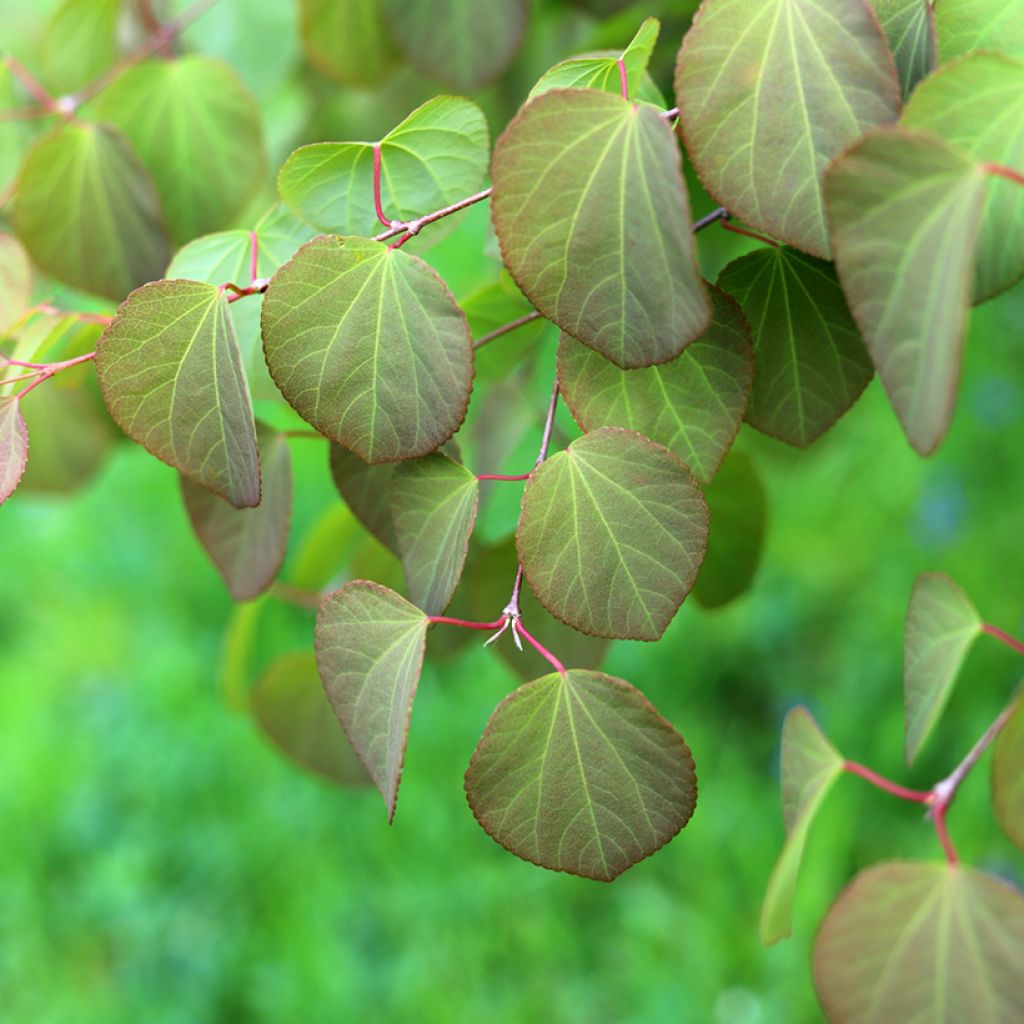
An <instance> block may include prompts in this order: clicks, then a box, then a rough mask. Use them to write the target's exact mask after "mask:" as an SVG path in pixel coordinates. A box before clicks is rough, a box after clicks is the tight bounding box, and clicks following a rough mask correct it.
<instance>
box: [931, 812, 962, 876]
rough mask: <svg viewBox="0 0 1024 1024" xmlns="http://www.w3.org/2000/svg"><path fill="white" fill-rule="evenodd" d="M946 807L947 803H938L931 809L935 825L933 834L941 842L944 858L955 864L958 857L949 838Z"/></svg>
mask: <svg viewBox="0 0 1024 1024" xmlns="http://www.w3.org/2000/svg"><path fill="white" fill-rule="evenodd" d="M948 809H949V805H948V804H939V805H938V806H937V807H936V808H935V809H934V810H933V811H932V824H933V825H934V826H935V834H936V835H937V836H938V837H939V842H940V843H941V844H942V850H943V852H944V853H945V854H946V860H948V861H949V863H950V864H956V863H957V862H958V860H959V858H958V857H957V855H956V849H955V847H954V846H953V840H952V839H950V838H949V829H948V828H947V827H946V811H947V810H948Z"/></svg>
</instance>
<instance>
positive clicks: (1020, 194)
mask: <svg viewBox="0 0 1024 1024" xmlns="http://www.w3.org/2000/svg"><path fill="white" fill-rule="evenodd" d="M1021 13H1022V15H1024V10H1022V12H1021ZM993 111H998V116H993ZM901 120H902V123H903V124H905V125H906V126H907V127H908V128H919V129H923V130H925V131H929V132H931V133H932V134H934V135H938V136H939V137H940V138H943V139H945V140H946V141H947V142H949V143H951V144H952V145H953V146H955V147H956V148H957V149H960V150H962V151H963V152H965V153H967V154H969V155H970V156H973V157H975V158H976V159H978V160H982V161H987V162H989V163H994V164H1002V165H1003V166H1006V167H1015V168H1018V169H1019V168H1022V167H1024V61H1020V60H1014V59H1013V58H1012V57H1006V56H1004V55H1003V54H1000V53H976V54H972V55H971V56H970V57H964V58H962V59H961V60H956V61H954V62H952V63H951V64H946V65H944V66H943V67H941V68H939V70H938V71H937V72H936V73H935V74H934V75H932V76H931V77H930V78H929V79H928V80H927V81H926V82H922V83H921V85H920V87H919V88H918V89H916V90H915V92H914V95H913V96H911V98H910V102H909V103H908V104H907V106H906V109H905V110H904V111H903V117H902V119H901ZM1021 223H1024V188H1021V187H1020V185H1018V184H1016V183H1015V182H1012V181H1007V180H1006V179H1005V178H998V177H995V176H990V177H989V179H988V182H987V185H986V189H985V205H984V208H983V214H982V224H981V235H980V237H979V239H978V249H977V262H976V265H975V268H974V301H975V302H982V301H984V300H985V299H989V298H991V297H992V296H993V295H996V294H998V293H999V292H1001V291H1005V290H1006V289H1007V288H1009V287H1011V286H1012V285H1014V284H1016V283H1017V282H1018V281H1019V280H1020V279H1021V278H1022V277H1024V231H1020V230H1017V231H1013V230H1009V229H1008V228H1009V225H1012V224H1021Z"/></svg>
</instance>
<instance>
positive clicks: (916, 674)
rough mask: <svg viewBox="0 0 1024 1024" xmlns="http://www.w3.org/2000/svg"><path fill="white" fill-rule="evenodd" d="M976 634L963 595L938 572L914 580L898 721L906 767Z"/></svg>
mask: <svg viewBox="0 0 1024 1024" xmlns="http://www.w3.org/2000/svg"><path fill="white" fill-rule="evenodd" d="M980 633H981V618H980V616H979V615H978V612H977V611H976V610H975V607H974V605H973V604H971V602H970V599H969V598H968V597H967V595H966V594H965V593H964V592H963V591H962V590H961V589H960V588H959V587H958V586H957V585H956V584H955V583H954V582H953V581H952V580H951V579H950V578H949V577H948V576H944V575H943V574H942V573H937V572H934V573H933V572H926V573H922V574H921V575H920V576H918V577H917V579H916V580H915V581H914V589H913V590H912V591H911V592H910V604H909V605H908V606H907V620H906V625H905V626H904V630H903V716H904V722H905V743H904V750H905V752H906V757H907V764H910V763H911V762H912V761H913V760H914V758H915V757H917V755H918V752H919V751H920V749H921V747H923V746H924V742H925V740H926V739H928V735H929V733H930V732H931V731H932V728H933V727H934V725H935V723H936V722H937V721H938V718H939V715H940V714H941V713H942V709H943V708H944V707H945V706H946V701H947V700H949V695H950V692H951V691H952V689H953V684H954V683H955V682H956V677H957V673H958V672H959V671H960V666H961V665H963V662H964V658H966V657H967V652H968V650H970V647H971V644H972V643H974V640H975V638H976V637H977V636H978V635H979V634H980Z"/></svg>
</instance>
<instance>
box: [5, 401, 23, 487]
mask: <svg viewBox="0 0 1024 1024" xmlns="http://www.w3.org/2000/svg"><path fill="white" fill-rule="evenodd" d="M27 461H28V428H27V427H26V426H25V417H24V416H22V414H21V406H20V403H19V401H18V399H17V398H15V397H14V396H13V395H8V396H6V397H3V398H0V505H2V504H3V503H4V502H5V501H6V500H7V499H8V498H9V497H10V496H11V495H12V494H13V493H14V489H15V488H16V487H17V486H18V484H19V482H20V481H21V475H22V473H24V472H25V463H26V462H27Z"/></svg>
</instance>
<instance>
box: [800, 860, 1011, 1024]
mask: <svg viewBox="0 0 1024 1024" xmlns="http://www.w3.org/2000/svg"><path fill="white" fill-rule="evenodd" d="M1021 949H1024V897H1022V896H1021V894H1020V892H1019V891H1018V890H1017V889H1015V888H1014V887H1013V886H1012V885H1009V884H1008V883H1007V882H1004V881H1003V880H1002V879H1000V878H995V877H993V876H992V875H987V874H983V873H982V872H980V871H976V870H975V869H974V868H970V867H967V866H965V865H963V864H945V863H929V862H908V861H890V862H888V863H886V864H878V865H875V866H874V867H871V868H868V869H867V870H866V871H862V872H861V873H860V874H859V875H857V877H856V878H855V879H854V880H853V881H852V882H851V883H850V884H849V885H848V886H847V887H846V888H845V889H844V890H843V892H842V893H841V894H840V896H839V899H838V900H837V901H836V902H835V904H833V906H832V909H831V910H830V911H829V913H828V916H827V917H826V918H825V920H824V922H823V923H822V926H821V930H820V931H819V932H818V936H817V938H816V940H815V943H814V982H815V986H816V988H817V990H818V996H819V998H820V999H821V1003H822V1006H823V1007H824V1010H825V1014H826V1016H827V1017H828V1019H829V1020H830V1021H832V1022H834V1024H871V1022H875V1021H878V1022H881V1021H893V1022H896V1021H908V1022H909V1021H922V1022H924V1021H927V1022H928V1024H965V1022H967V1021H970V1022H971V1024H1013V1022H1014V1021H1019V1020H1022V1019H1024V957H1021V955H1020V951H1021Z"/></svg>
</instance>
